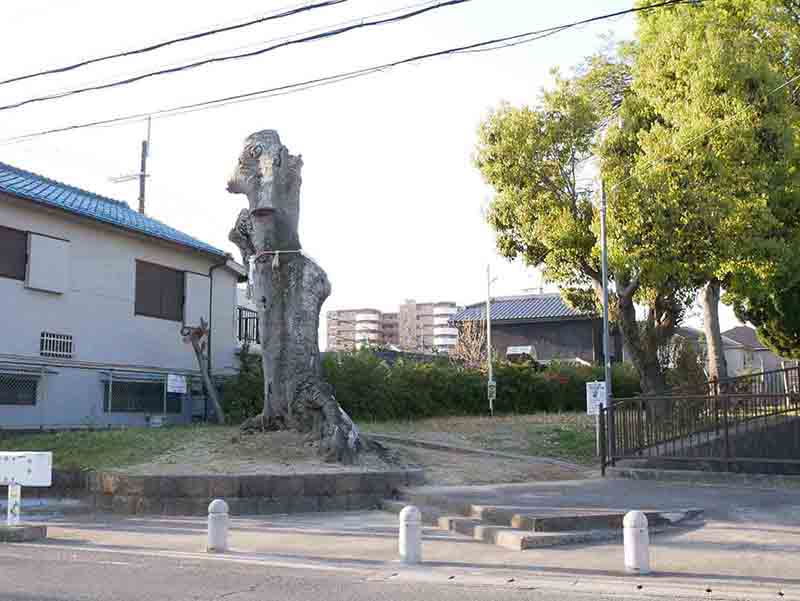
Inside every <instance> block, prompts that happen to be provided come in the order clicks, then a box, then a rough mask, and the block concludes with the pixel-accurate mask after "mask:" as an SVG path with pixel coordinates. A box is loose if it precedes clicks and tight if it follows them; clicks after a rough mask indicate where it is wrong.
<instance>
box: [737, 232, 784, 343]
mask: <svg viewBox="0 0 800 601" xmlns="http://www.w3.org/2000/svg"><path fill="white" fill-rule="evenodd" d="M798 249H800V239H796V241H795V243H794V244H787V245H786V253H785V255H784V256H783V257H782V258H780V259H779V260H777V261H775V268H774V271H773V272H772V273H771V274H770V275H769V276H767V277H766V278H757V279H755V280H754V281H747V282H743V280H744V278H742V277H740V278H737V280H736V282H735V284H736V285H737V286H741V288H742V289H743V290H744V292H740V290H739V289H738V288H735V289H733V290H732V291H730V292H729V293H728V295H727V296H728V297H729V298H730V300H731V301H732V303H733V310H734V312H735V313H736V316H737V317H738V318H739V319H741V320H742V321H749V322H751V323H752V324H753V325H754V326H756V330H757V332H758V336H759V338H760V339H761V341H762V342H764V343H765V344H766V345H767V346H769V347H770V348H771V349H772V350H773V351H774V352H775V353H776V354H777V355H779V356H780V357H785V358H787V359H800V257H798V256H797V250H798Z"/></svg>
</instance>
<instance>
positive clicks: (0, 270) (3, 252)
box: [0, 226, 28, 281]
mask: <svg viewBox="0 0 800 601" xmlns="http://www.w3.org/2000/svg"><path fill="white" fill-rule="evenodd" d="M27 266H28V233H27V232H23V231H20V230H13V229H11V228H9V227H3V226H0V277H4V278H13V279H15V280H22V281H25V271H26V268H27Z"/></svg>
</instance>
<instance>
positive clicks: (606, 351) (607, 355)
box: [600, 180, 614, 456]
mask: <svg viewBox="0 0 800 601" xmlns="http://www.w3.org/2000/svg"><path fill="white" fill-rule="evenodd" d="M600 244H601V249H602V264H603V269H602V270H603V363H604V364H605V365H604V367H605V369H604V373H605V375H604V377H605V383H606V386H605V388H606V398H605V399H604V402H605V406H606V407H607V416H608V420H607V422H608V438H609V451H610V452H611V453H612V456H613V452H614V407H613V405H612V404H611V398H612V396H613V395H612V390H611V352H610V347H611V344H610V340H609V333H608V243H607V240H606V188H605V184H604V182H603V181H602V180H601V182H600Z"/></svg>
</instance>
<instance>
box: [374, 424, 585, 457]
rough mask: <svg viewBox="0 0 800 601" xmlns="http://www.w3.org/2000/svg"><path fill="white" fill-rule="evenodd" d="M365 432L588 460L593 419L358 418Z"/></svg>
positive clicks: (540, 455)
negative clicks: (365, 420) (387, 419)
mask: <svg viewBox="0 0 800 601" xmlns="http://www.w3.org/2000/svg"><path fill="white" fill-rule="evenodd" d="M362 426H363V429H364V430H365V431H366V432H368V433H369V432H373V433H382V434H396V435H400V436H411V437H417V438H421V439H424V440H430V441H435V442H441V443H445V444H454V445H462V446H472V447H477V448H481V449H487V450H493V451H504V452H508V453H517V454H521V455H532V456H538V457H554V458H559V459H565V460H568V461H574V462H576V463H582V464H587V465H588V464H592V463H594V462H595V461H596V456H595V449H596V445H595V422H594V418H593V417H589V416H587V415H586V414H584V413H557V414H554V413H538V414H534V415H511V416H501V417H493V418H492V417H439V418H431V419H423V420H418V421H411V420H404V421H388V422H373V423H370V424H362Z"/></svg>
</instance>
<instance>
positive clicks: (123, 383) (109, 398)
mask: <svg viewBox="0 0 800 601" xmlns="http://www.w3.org/2000/svg"><path fill="white" fill-rule="evenodd" d="M164 386H165V384H164V382H163V381H149V382H148V381H140V382H135V381H128V380H114V379H113V378H112V381H111V384H110V385H109V383H108V382H104V383H103V409H104V410H105V411H106V412H111V413H159V414H160V413H164ZM166 400H167V403H166V412H167V413H181V411H182V405H183V403H182V395H180V394H174V393H168V394H167V399H166Z"/></svg>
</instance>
